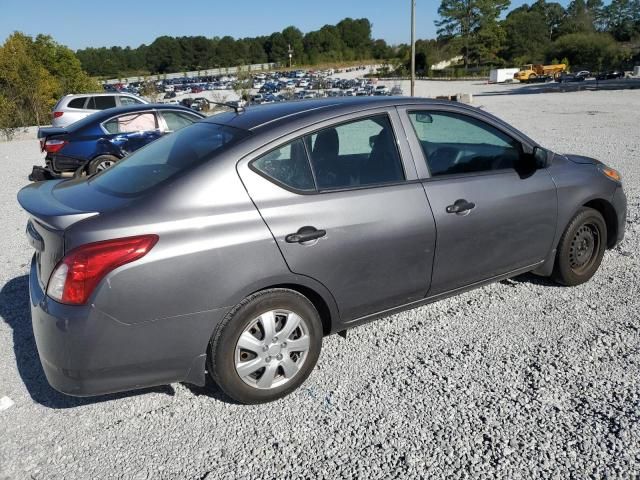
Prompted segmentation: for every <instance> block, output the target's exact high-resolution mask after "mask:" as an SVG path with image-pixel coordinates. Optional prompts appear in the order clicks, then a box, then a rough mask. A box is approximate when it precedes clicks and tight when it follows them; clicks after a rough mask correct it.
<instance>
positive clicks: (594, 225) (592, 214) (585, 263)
mask: <svg viewBox="0 0 640 480" xmlns="http://www.w3.org/2000/svg"><path fill="white" fill-rule="evenodd" d="M606 246H607V226H606V223H605V221H604V218H602V215H601V214H600V212H598V211H597V210H594V209H593V208H587V207H583V208H581V209H580V211H579V212H578V213H577V214H576V216H575V217H573V219H572V220H571V221H570V222H569V225H568V226H567V228H566V230H565V231H564V233H563V234H562V238H560V244H559V245H558V252H557V254H556V263H555V265H554V269H553V274H552V277H553V279H554V280H555V281H556V282H558V283H561V284H563V285H568V286H574V285H580V284H581V283H584V282H586V281H588V280H589V279H590V278H591V277H593V275H594V274H595V273H596V271H597V270H598V267H599V266H600V263H601V262H602V257H603V255H604V251H605V249H606Z"/></svg>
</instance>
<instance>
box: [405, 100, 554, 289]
mask: <svg viewBox="0 0 640 480" xmlns="http://www.w3.org/2000/svg"><path fill="white" fill-rule="evenodd" d="M399 111H400V115H401V118H402V120H403V122H404V124H405V129H406V130H407V132H408V134H409V138H410V143H411V145H412V149H413V150H414V154H415V155H416V156H420V155H422V157H423V158H422V160H421V161H420V162H418V164H417V166H418V171H419V175H420V177H421V180H422V183H423V185H424V189H425V191H426V194H427V197H428V199H429V203H430V205H431V208H432V209H433V214H434V216H435V221H436V227H437V231H438V237H437V242H436V255H435V260H434V267H433V277H432V285H431V290H430V295H431V294H438V293H442V292H446V291H450V290H454V289H456V288H460V287H464V286H467V285H471V284H473V283H476V282H479V281H483V280H486V279H490V278H492V277H495V276H498V275H502V274H505V273H508V272H511V271H515V270H517V269H521V268H525V267H529V266H533V265H536V264H538V263H540V262H541V261H543V260H544V259H545V258H546V256H547V254H548V253H549V252H550V251H551V249H552V242H553V238H554V235H555V229H556V216H557V193H556V187H555V184H554V182H553V180H552V179H551V176H550V174H549V172H548V171H547V169H546V168H541V169H540V168H538V169H536V168H535V167H534V168H531V163H532V162H529V161H528V160H527V159H526V158H525V153H526V151H528V150H529V151H530V149H531V145H528V144H527V139H524V138H523V137H522V136H518V135H517V134H516V133H515V132H513V131H510V130H507V129H506V128H504V127H503V126H502V125H500V124H496V123H494V122H491V120H490V119H489V118H488V117H484V116H482V115H481V114H476V113H472V112H465V113H462V112H461V111H459V110H456V109H447V108H446V107H443V108H441V109H438V108H437V107H431V108H418V107H416V108H413V107H403V108H401V109H399Z"/></svg>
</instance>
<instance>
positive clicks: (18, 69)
mask: <svg viewBox="0 0 640 480" xmlns="http://www.w3.org/2000/svg"><path fill="white" fill-rule="evenodd" d="M97 90H100V85H99V84H98V83H97V82H95V81H94V80H92V79H91V78H89V76H88V75H87V74H86V73H85V72H84V71H83V70H82V68H81V67H80V62H79V61H78V59H77V58H76V56H75V55H74V53H73V52H72V51H71V50H69V49H68V48H67V47H65V46H63V45H59V44H57V43H55V42H54V41H53V40H52V39H51V37H48V36H45V35H38V36H37V37H36V39H35V40H34V39H33V38H31V37H29V36H27V35H24V34H22V33H20V32H15V33H13V34H12V35H11V36H9V38H7V40H6V41H5V43H4V44H3V45H2V46H0V129H11V128H15V127H25V126H29V125H42V124H43V123H47V122H48V119H49V113H50V112H51V109H52V108H53V106H54V105H55V104H56V101H57V100H58V99H59V98H60V97H61V96H63V95H65V94H67V93H83V92H90V91H97Z"/></svg>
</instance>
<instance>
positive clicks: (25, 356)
mask: <svg viewBox="0 0 640 480" xmlns="http://www.w3.org/2000/svg"><path fill="white" fill-rule="evenodd" d="M0 317H1V318H2V320H4V322H5V323H6V324H7V325H9V326H10V327H11V329H12V330H13V351H14V353H15V356H16V365H17V368H18V373H19V374H20V377H21V378H22V381H23V383H24V385H25V387H26V388H27V391H28V392H29V395H30V396H31V398H32V399H33V401H34V402H37V403H39V404H41V405H44V406H45V407H48V408H54V409H64V408H73V407H79V406H82V405H91V404H94V403H101V402H107V401H110V400H117V399H120V398H126V397H132V396H136V395H144V394H145V393H150V392H155V393H165V394H167V395H171V396H173V395H174V394H175V391H174V389H173V387H172V386H171V385H163V386H160V387H152V388H147V389H143V390H136V391H134V392H123V393H115V394H110V395H101V396H97V397H70V396H67V395H64V394H62V393H60V392H58V391H56V390H54V389H53V388H52V387H51V386H50V385H49V383H48V382H47V378H46V377H45V375H44V371H43V370H42V365H41V364H40V358H39V357H38V350H37V348H36V341H35V338H34V336H33V328H32V327H31V312H30V309H29V276H28V275H22V276H20V277H16V278H14V279H12V280H9V281H8V282H7V283H6V284H5V285H4V286H3V287H2V290H0Z"/></svg>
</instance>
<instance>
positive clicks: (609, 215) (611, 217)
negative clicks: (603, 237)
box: [582, 198, 619, 249]
mask: <svg viewBox="0 0 640 480" xmlns="http://www.w3.org/2000/svg"><path fill="white" fill-rule="evenodd" d="M582 206H583V207H588V208H593V209H594V210H597V211H598V212H600V215H602V216H603V218H604V222H605V224H606V225H607V249H610V248H613V246H614V245H615V244H616V239H617V238H618V228H619V225H618V216H617V215H616V211H615V209H614V208H613V205H612V204H611V203H610V202H609V201H607V200H605V199H603V198H595V199H593V200H589V201H588V202H586V203H585V204H583V205H582Z"/></svg>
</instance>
